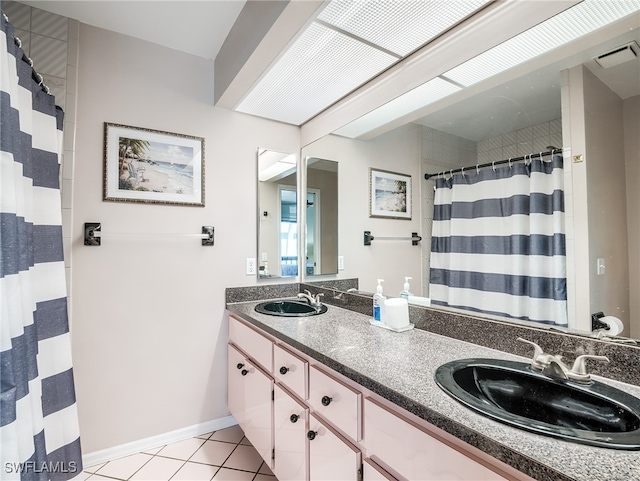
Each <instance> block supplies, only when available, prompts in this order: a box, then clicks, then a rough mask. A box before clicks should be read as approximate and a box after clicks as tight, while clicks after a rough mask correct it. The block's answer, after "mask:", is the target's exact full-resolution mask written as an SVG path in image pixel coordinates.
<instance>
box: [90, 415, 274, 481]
mask: <svg viewBox="0 0 640 481" xmlns="http://www.w3.org/2000/svg"><path fill="white" fill-rule="evenodd" d="M84 474H85V478H84V479H85V480H87V481H98V480H103V481H105V480H106V481H108V480H111V481H113V480H131V481H138V480H139V481H169V480H171V481H205V480H206V481H210V480H215V481H277V480H276V478H275V477H274V475H273V473H272V472H271V470H270V469H269V468H268V467H267V466H266V465H265V463H264V462H263V461H262V458H261V457H260V455H259V454H258V452H257V451H256V450H255V449H254V448H253V446H252V445H251V443H250V442H249V441H248V440H247V438H245V437H244V433H243V432H242V430H241V429H240V428H239V427H238V426H232V427H230V428H227V429H222V430H220V431H216V432H214V433H210V434H205V435H202V436H198V437H195V438H190V439H185V440H184V441H179V442H177V443H174V444H168V445H166V446H162V447H159V448H155V449H151V450H148V451H143V452H141V453H137V454H132V455H130V456H126V457H124V458H120V459H115V460H113V461H109V462H107V463H103V464H98V465H96V466H89V467H85V468H84Z"/></svg>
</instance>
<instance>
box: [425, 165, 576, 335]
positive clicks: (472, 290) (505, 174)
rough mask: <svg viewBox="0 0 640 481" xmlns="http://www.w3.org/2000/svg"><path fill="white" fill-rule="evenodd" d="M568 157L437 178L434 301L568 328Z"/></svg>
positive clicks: (470, 170) (432, 296)
mask: <svg viewBox="0 0 640 481" xmlns="http://www.w3.org/2000/svg"><path fill="white" fill-rule="evenodd" d="M562 162H563V159H562V156H560V155H555V156H553V157H552V158H551V159H547V160H546V161H545V160H541V159H540V158H534V159H533V160H532V161H531V162H524V163H522V162H519V163H513V164H510V165H508V166H507V165H505V166H504V167H500V168H497V167H494V168H487V169H485V170H480V171H478V170H477V169H469V170H467V171H466V172H463V173H461V174H455V175H453V176H451V177H449V178H438V179H437V180H436V193H435V201H434V204H435V205H434V217H433V230H432V241H431V266H430V280H429V289H430V292H429V295H430V297H431V302H432V304H435V305H441V306H448V307H454V308H459V309H464V310H467V311H468V310H471V311H476V312H480V313H486V314H490V315H495V316H500V317H508V318H513V319H521V320H527V321H535V322H539V323H544V324H552V325H558V326H567V289H566V253H565V233H564V193H563V189H564V187H563V185H564V174H563V163H562Z"/></svg>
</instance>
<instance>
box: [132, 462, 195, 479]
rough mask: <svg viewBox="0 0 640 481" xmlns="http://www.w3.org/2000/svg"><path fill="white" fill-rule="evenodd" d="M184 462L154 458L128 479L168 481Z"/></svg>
mask: <svg viewBox="0 0 640 481" xmlns="http://www.w3.org/2000/svg"><path fill="white" fill-rule="evenodd" d="M183 464H184V461H181V460H179V459H170V458H161V457H160V456H155V457H154V458H153V459H152V460H151V461H149V462H148V463H147V464H145V465H144V466H143V467H142V468H140V470H139V471H138V472H136V473H135V474H134V475H133V476H132V477H131V478H130V479H131V480H136V481H168V480H169V479H171V477H172V476H173V475H174V474H176V472H177V471H178V470H179V469H180V468H181V467H182V465H183Z"/></svg>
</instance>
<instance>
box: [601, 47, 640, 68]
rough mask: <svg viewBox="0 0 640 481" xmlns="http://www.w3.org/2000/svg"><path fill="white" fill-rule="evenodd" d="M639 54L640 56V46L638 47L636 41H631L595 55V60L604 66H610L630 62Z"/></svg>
mask: <svg viewBox="0 0 640 481" xmlns="http://www.w3.org/2000/svg"><path fill="white" fill-rule="evenodd" d="M638 56H640V47H638V44H637V43H636V42H630V43H627V44H626V45H621V46H620V47H616V48H614V49H613V50H611V51H609V52H607V53H603V54H602V55H598V56H597V57H593V60H595V61H596V63H597V64H598V65H600V66H601V67H602V68H610V67H614V66H616V65H620V64H621V63H624V62H628V61H629V60H635V59H636V58H638Z"/></svg>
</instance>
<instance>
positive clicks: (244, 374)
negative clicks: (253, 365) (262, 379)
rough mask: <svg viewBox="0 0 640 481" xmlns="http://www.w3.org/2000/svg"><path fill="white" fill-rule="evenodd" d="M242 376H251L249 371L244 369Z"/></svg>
mask: <svg viewBox="0 0 640 481" xmlns="http://www.w3.org/2000/svg"><path fill="white" fill-rule="evenodd" d="M240 374H242V375H243V376H246V375H247V374H249V371H247V370H246V369H243V370H242V371H240Z"/></svg>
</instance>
